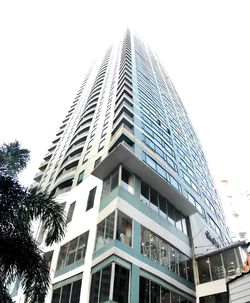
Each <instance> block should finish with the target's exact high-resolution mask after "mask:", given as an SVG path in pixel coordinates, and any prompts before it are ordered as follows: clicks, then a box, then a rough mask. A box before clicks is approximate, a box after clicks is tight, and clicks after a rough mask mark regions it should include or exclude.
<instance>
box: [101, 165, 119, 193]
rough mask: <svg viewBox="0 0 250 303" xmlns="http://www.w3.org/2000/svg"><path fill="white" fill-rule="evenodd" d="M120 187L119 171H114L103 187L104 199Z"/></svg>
mask: <svg viewBox="0 0 250 303" xmlns="http://www.w3.org/2000/svg"><path fill="white" fill-rule="evenodd" d="M117 186H118V169H116V170H115V171H113V172H112V173H111V174H110V175H109V176H108V177H107V178H106V179H105V180H104V181H103V186H102V197H101V199H103V198H104V197H106V196H107V195H109V194H110V193H111V192H112V191H113V190H114V189H115V188H116V187H117Z"/></svg>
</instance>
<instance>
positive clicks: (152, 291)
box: [118, 277, 219, 303]
mask: <svg viewBox="0 0 250 303" xmlns="http://www.w3.org/2000/svg"><path fill="white" fill-rule="evenodd" d="M118 302H120V301H118ZM170 302H171V303H180V302H181V303H189V302H190V301H189V300H188V299H186V298H185V297H183V296H180V295H178V294H176V293H175V292H173V291H170V290H169V289H166V288H165V287H163V286H160V285H159V284H158V283H155V282H153V281H151V280H148V279H146V278H144V277H140V299H139V303H170ZM218 302H219V301H218Z"/></svg>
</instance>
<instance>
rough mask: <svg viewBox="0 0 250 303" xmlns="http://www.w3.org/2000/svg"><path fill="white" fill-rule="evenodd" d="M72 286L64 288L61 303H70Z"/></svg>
mask: <svg viewBox="0 0 250 303" xmlns="http://www.w3.org/2000/svg"><path fill="white" fill-rule="evenodd" d="M70 289H71V284H68V285H65V286H63V289H62V295H61V303H68V302H69V296H70Z"/></svg>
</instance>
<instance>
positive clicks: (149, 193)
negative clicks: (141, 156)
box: [140, 180, 187, 235]
mask: <svg viewBox="0 0 250 303" xmlns="http://www.w3.org/2000/svg"><path fill="white" fill-rule="evenodd" d="M140 198H141V201H142V202H143V203H144V204H146V205H147V206H149V207H150V208H151V209H152V210H154V211H155V212H157V213H159V214H160V215H161V216H162V217H163V218H165V219H167V220H168V222H170V223H171V224H173V225H174V226H176V228H178V229H179V230H180V231H181V232H183V233H184V234H185V235H187V223H186V218H185V217H184V216H183V214H182V213H181V212H179V211H178V210H177V209H176V208H175V207H174V206H173V205H172V204H171V203H169V202H168V201H167V200H166V199H165V198H164V197H162V196H161V195H160V194H158V192H156V191H155V190H154V189H153V188H151V187H150V186H148V185H147V184H146V183H145V182H143V181H142V180H141V196H140Z"/></svg>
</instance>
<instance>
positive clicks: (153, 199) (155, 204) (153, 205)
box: [150, 188, 158, 212]
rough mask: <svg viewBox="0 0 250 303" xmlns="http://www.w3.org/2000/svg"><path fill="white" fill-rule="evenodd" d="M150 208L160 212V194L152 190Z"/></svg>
mask: <svg viewBox="0 0 250 303" xmlns="http://www.w3.org/2000/svg"><path fill="white" fill-rule="evenodd" d="M150 207H151V208H153V209H154V210H155V211H157V212H158V194H157V192H156V191H155V190H154V189H152V188H150Z"/></svg>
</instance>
